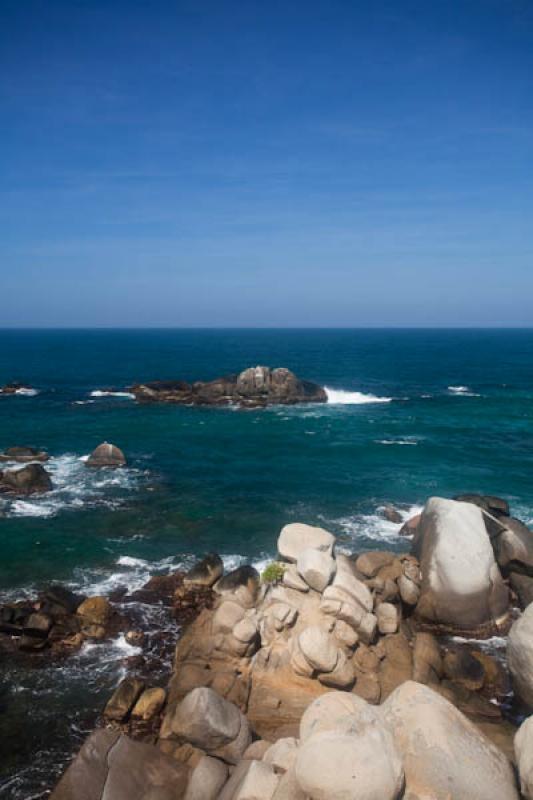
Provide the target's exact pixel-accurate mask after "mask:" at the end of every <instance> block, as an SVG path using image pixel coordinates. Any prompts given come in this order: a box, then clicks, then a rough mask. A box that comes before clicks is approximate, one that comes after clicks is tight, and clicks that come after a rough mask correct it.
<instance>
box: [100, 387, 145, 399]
mask: <svg viewBox="0 0 533 800" xmlns="http://www.w3.org/2000/svg"><path fill="white" fill-rule="evenodd" d="M89 397H127V398H128V400H135V395H134V394H132V393H131V392H112V391H111V390H107V389H94V391H92V392H89Z"/></svg>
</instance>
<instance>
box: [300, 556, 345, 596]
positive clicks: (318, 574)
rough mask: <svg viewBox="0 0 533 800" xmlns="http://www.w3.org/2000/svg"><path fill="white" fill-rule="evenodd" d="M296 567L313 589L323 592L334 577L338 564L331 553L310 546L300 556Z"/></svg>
mask: <svg viewBox="0 0 533 800" xmlns="http://www.w3.org/2000/svg"><path fill="white" fill-rule="evenodd" d="M296 569H297V571H298V574H299V575H300V577H302V578H303V579H304V581H305V582H306V584H307V585H308V586H310V587H311V589H314V590H315V591H316V592H323V591H324V589H325V588H326V586H327V585H328V584H329V582H330V581H331V579H332V578H333V576H334V574H335V571H336V569H337V565H336V563H335V559H334V558H332V556H331V555H330V554H329V553H327V552H326V553H324V552H321V551H320V550H315V549H314V548H313V547H308V548H307V549H306V550H302V552H301V553H300V555H299V556H298V561H297V562H296Z"/></svg>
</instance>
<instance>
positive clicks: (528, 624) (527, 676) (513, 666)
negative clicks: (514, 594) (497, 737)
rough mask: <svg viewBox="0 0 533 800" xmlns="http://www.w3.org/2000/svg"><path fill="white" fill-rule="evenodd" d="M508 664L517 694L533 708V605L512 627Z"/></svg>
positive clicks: (508, 644) (508, 648) (508, 645)
mask: <svg viewBox="0 0 533 800" xmlns="http://www.w3.org/2000/svg"><path fill="white" fill-rule="evenodd" d="M507 662H508V664H509V670H510V672H511V677H512V679H513V688H514V691H515V694H516V695H517V696H518V697H519V698H520V700H522V702H523V703H525V705H527V706H529V707H530V708H533V603H531V604H530V605H528V607H527V608H526V610H525V611H524V613H523V614H522V616H521V617H519V618H518V619H517V620H516V621H515V622H513V625H512V626H511V630H510V631H509V638H508V639H507Z"/></svg>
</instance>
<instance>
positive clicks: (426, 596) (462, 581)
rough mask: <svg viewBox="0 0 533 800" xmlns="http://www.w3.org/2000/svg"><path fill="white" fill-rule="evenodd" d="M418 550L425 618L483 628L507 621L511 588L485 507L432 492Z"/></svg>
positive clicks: (453, 626)
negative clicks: (496, 552) (498, 561)
mask: <svg viewBox="0 0 533 800" xmlns="http://www.w3.org/2000/svg"><path fill="white" fill-rule="evenodd" d="M413 550H414V553H415V555H416V556H417V557H418V558H419V561H420V571H421V575H422V582H421V592H420V599H419V601H418V604H417V606H416V615H417V617H418V618H419V619H421V620H422V621H423V622H425V623H432V624H434V625H437V626H442V627H444V628H447V629H450V630H451V631H456V632H471V633H482V632H484V631H487V632H488V631H494V630H498V629H499V628H500V627H501V626H502V625H504V623H505V622H506V621H507V619H508V614H509V592H508V589H507V587H506V586H505V584H504V582H503V580H502V576H501V574H500V571H499V569H498V565H497V564H496V562H495V560H494V552H493V549H492V546H491V542H490V539H489V536H488V534H487V530H486V527H485V521H484V517H483V512H482V511H481V509H480V508H478V507H477V506H475V505H472V504H470V503H461V502H456V501H454V500H444V499H442V498H439V497H432V498H431V499H430V500H429V501H428V502H427V504H426V507H425V509H424V512H423V514H422V518H421V520H420V525H419V526H418V530H417V534H416V537H415V540H414V542H413Z"/></svg>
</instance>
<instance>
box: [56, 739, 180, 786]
mask: <svg viewBox="0 0 533 800" xmlns="http://www.w3.org/2000/svg"><path fill="white" fill-rule="evenodd" d="M189 773H190V771H189V768H188V767H186V766H184V765H183V764H181V763H179V762H178V761H176V760H175V759H173V758H170V757H169V756H166V755H164V754H163V753H162V752H161V751H160V750H159V749H158V748H157V747H153V746H152V745H149V744H143V743H141V742H135V741H133V740H132V739H129V738H128V737H127V736H120V734H119V733H118V732H117V731H111V730H98V731H95V733H93V734H92V735H91V736H90V737H89V738H88V739H87V740H86V742H85V744H84V745H83V747H82V748H81V750H80V752H79V753H78V755H77V756H76V758H75V759H74V761H73V762H72V764H71V765H70V767H69V768H68V769H67V771H66V772H65V774H64V775H63V777H62V778H61V780H60V782H59V784H58V785H57V787H56V788H55V790H54V791H53V792H52V795H51V800H107V798H109V800H111V798H112V800H141V798H143V800H180V799H181V798H183V796H184V794H185V791H186V788H187V783H188V780H189Z"/></svg>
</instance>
